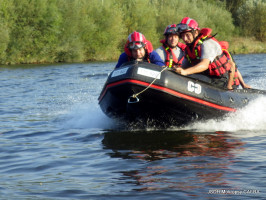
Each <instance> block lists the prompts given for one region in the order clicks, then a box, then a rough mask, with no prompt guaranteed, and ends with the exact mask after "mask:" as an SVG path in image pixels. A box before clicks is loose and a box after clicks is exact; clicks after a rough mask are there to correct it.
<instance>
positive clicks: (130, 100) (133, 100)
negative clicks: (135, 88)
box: [128, 66, 168, 103]
mask: <svg viewBox="0 0 266 200" xmlns="http://www.w3.org/2000/svg"><path fill="white" fill-rule="evenodd" d="M167 68H168V67H167V66H166V67H164V68H163V69H162V70H161V71H160V72H159V73H158V74H157V76H156V77H155V78H154V79H153V81H152V82H151V83H150V84H149V85H148V86H147V87H146V88H144V89H143V90H142V91H140V92H138V93H136V94H133V95H132V96H131V97H129V98H128V103H137V102H139V98H138V96H139V95H140V94H141V93H143V92H145V91H146V90H147V89H149V87H151V85H152V84H153V83H154V82H155V81H156V80H157V77H158V76H159V75H160V74H161V73H162V72H163V71H164V70H166V69H167Z"/></svg>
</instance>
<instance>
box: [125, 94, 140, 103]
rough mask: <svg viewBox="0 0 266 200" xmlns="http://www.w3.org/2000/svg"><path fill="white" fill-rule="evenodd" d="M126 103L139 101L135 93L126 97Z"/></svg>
mask: <svg viewBox="0 0 266 200" xmlns="http://www.w3.org/2000/svg"><path fill="white" fill-rule="evenodd" d="M127 102H128V103H138V102H139V98H138V97H137V96H135V95H133V96H131V97H129V98H128V101H127Z"/></svg>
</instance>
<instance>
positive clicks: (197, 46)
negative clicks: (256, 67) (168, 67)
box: [175, 17, 250, 90]
mask: <svg viewBox="0 0 266 200" xmlns="http://www.w3.org/2000/svg"><path fill="white" fill-rule="evenodd" d="M177 29H178V32H179V33H180V36H181V37H182V39H183V41H184V42H185V43H186V45H187V46H186V48H185V56H186V58H187V59H188V61H189V62H190V64H191V67H189V68H186V69H183V68H176V69H175V71H176V72H177V73H179V74H181V75H185V76H186V75H190V74H195V73H203V74H207V75H210V76H214V77H216V78H217V80H221V82H222V83H224V84H225V87H226V88H227V89H230V90H231V89H235V88H237V87H238V85H239V84H241V85H242V87H243V88H250V86H249V85H247V84H245V82H244V80H243V78H242V76H241V74H240V72H239V71H238V70H237V68H236V65H235V63H234V62H233V60H232V57H231V55H230V53H229V52H228V47H229V45H228V42H225V41H220V42H219V41H218V40H216V39H215V38H214V36H212V35H211V32H212V29H210V28H202V29H200V28H199V26H198V23H197V22H196V21H195V20H194V19H191V18H189V17H185V18H183V19H182V20H181V22H180V23H179V24H178V25H177Z"/></svg>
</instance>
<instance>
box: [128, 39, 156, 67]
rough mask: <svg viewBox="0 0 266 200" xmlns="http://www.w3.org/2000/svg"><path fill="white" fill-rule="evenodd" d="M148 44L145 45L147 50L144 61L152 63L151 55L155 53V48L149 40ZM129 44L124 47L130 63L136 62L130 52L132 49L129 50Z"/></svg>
mask: <svg viewBox="0 0 266 200" xmlns="http://www.w3.org/2000/svg"><path fill="white" fill-rule="evenodd" d="M146 42H147V44H146V45H145V47H144V49H145V57H144V59H143V60H144V61H147V62H149V63H150V53H151V52H152V51H153V47H152V44H151V42H150V41H149V40H146ZM128 43H129V42H127V43H126V44H125V46H124V50H125V53H126V54H127V57H128V61H131V60H134V58H133V57H132V53H131V51H130V49H129V48H128Z"/></svg>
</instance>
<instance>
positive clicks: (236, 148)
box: [102, 131, 244, 196]
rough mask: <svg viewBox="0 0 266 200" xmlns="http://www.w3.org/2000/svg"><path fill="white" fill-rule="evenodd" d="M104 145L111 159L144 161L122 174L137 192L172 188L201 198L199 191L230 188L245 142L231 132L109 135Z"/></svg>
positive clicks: (106, 135)
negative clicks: (108, 150)
mask: <svg viewBox="0 0 266 200" xmlns="http://www.w3.org/2000/svg"><path fill="white" fill-rule="evenodd" d="M102 143H103V145H104V147H105V148H107V149H111V150H112V151H111V152H110V153H109V156H110V157H111V158H122V159H126V160H127V162H128V160H129V159H137V160H140V161H142V162H141V164H138V165H136V164H132V166H128V167H127V168H125V169H124V170H121V171H120V173H121V174H122V178H121V179H122V180H124V181H125V182H126V183H127V184H129V183H130V184H135V186H136V188H135V189H134V190H136V191H150V190H168V189H170V188H171V189H175V190H179V191H180V190H181V191H183V192H186V193H188V194H187V195H188V196H190V195H193V193H195V194H194V195H196V193H197V195H199V193H198V192H199V191H198V192H196V190H200V191H202V190H204V191H205V192H204V194H206V193H207V189H206V188H207V187H208V188H210V187H215V186H219V188H221V185H222V186H224V187H227V185H230V183H229V182H228V177H226V176H227V175H228V171H230V165H231V164H232V163H233V162H235V160H234V158H235V155H236V154H238V153H240V152H241V151H242V150H243V149H244V147H243V145H244V143H243V142H242V141H241V140H240V139H239V138H235V137H233V136H232V135H231V134H230V133H229V132H215V133H193V132H187V131H150V132H142V131H137V132H107V133H105V135H104V139H103V141H102ZM225 172H227V174H225ZM229 174H230V173H229ZM123 183H124V182H123ZM192 191H194V192H192ZM197 195H196V196H197Z"/></svg>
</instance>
